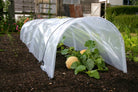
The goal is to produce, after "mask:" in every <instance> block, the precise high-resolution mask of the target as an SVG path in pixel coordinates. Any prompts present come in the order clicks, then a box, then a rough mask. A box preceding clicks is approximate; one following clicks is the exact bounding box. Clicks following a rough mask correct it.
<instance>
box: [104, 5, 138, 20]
mask: <svg viewBox="0 0 138 92" xmlns="http://www.w3.org/2000/svg"><path fill="white" fill-rule="evenodd" d="M137 12H138V6H114V7H107V9H106V19H107V20H109V21H111V22H112V21H113V20H114V17H116V16H119V15H135V14H136V13H137Z"/></svg>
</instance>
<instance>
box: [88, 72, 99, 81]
mask: <svg viewBox="0 0 138 92" xmlns="http://www.w3.org/2000/svg"><path fill="white" fill-rule="evenodd" d="M86 73H87V74H88V75H89V77H93V78H96V79H100V75H99V72H98V71H97V70H92V71H88V72H86Z"/></svg>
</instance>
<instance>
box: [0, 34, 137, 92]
mask: <svg viewBox="0 0 138 92" xmlns="http://www.w3.org/2000/svg"><path fill="white" fill-rule="evenodd" d="M0 50H1V51H0V92H31V91H32V92H138V63H135V62H132V61H127V66H128V73H127V74H125V73H123V72H121V71H119V70H117V69H116V68H114V67H112V66H110V65H107V67H108V68H109V71H108V72H100V76H101V78H100V79H99V80H96V79H94V78H90V77H88V76H87V75H86V74H78V75H74V71H73V70H68V69H67V68H66V67H65V60H66V59H65V58H64V57H63V56H62V55H60V54H57V58H56V68H55V77H54V79H49V78H48V76H47V74H46V73H45V72H44V71H42V70H41V69H40V64H39V63H38V61H37V60H36V59H35V57H34V56H33V55H32V54H31V53H29V51H28V49H27V47H26V46H25V44H23V43H22V42H21V41H20V36H19V34H15V33H14V34H12V39H9V37H8V36H7V35H4V36H0ZM2 50H4V51H2Z"/></svg>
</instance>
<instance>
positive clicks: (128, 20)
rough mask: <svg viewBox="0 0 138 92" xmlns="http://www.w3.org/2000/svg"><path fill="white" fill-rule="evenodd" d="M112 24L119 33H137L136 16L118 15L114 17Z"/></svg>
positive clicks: (137, 19) (137, 17)
mask: <svg viewBox="0 0 138 92" xmlns="http://www.w3.org/2000/svg"><path fill="white" fill-rule="evenodd" d="M113 23H114V24H115V25H116V27H117V28H118V29H119V31H120V32H125V31H130V32H131V33H134V32H136V31H138V15H119V16H116V17H114V21H113Z"/></svg>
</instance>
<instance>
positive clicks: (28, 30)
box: [20, 17, 127, 78]
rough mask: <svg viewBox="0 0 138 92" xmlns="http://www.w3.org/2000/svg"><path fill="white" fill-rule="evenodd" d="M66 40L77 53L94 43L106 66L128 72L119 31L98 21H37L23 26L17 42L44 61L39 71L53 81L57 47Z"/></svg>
mask: <svg viewBox="0 0 138 92" xmlns="http://www.w3.org/2000/svg"><path fill="white" fill-rule="evenodd" d="M63 36H65V37H66V39H65V42H64V44H65V45H66V46H69V47H70V46H73V47H74V48H75V49H76V50H82V49H85V47H84V43H85V41H87V40H90V39H91V40H94V41H96V43H97V47H98V49H99V51H100V54H101V55H102V57H103V58H104V59H105V62H106V63H108V64H110V65H112V66H114V67H116V68H117V69H119V70H122V71H123V72H124V73H126V72H127V66H126V57H125V48H124V41H123V39H122V37H121V34H120V32H119V31H118V29H117V28H116V27H115V26H114V25H113V24H112V23H111V22H109V21H107V20H105V19H103V18H100V17H82V18H64V19H58V18H52V19H36V20H32V21H29V22H27V23H25V24H24V25H23V27H22V29H21V33H20V39H21V40H22V42H24V43H25V44H26V46H27V47H28V48H29V51H30V52H31V53H32V54H33V55H34V56H35V57H36V58H37V59H38V61H39V62H41V61H43V65H41V69H42V70H44V71H45V72H47V74H48V76H49V77H50V78H53V77H54V70H55V61H56V51H57V45H58V43H59V42H60V40H61V39H62V37H63Z"/></svg>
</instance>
